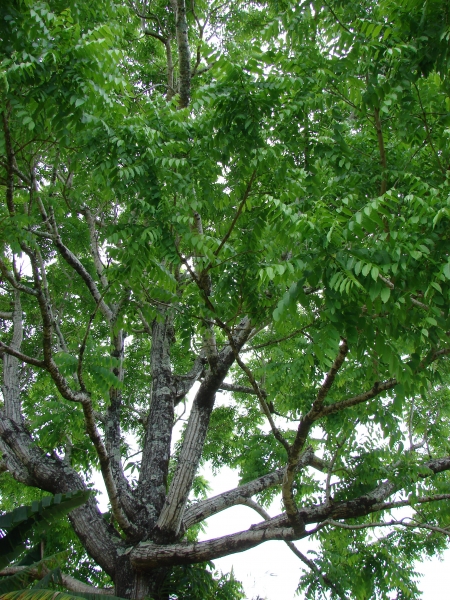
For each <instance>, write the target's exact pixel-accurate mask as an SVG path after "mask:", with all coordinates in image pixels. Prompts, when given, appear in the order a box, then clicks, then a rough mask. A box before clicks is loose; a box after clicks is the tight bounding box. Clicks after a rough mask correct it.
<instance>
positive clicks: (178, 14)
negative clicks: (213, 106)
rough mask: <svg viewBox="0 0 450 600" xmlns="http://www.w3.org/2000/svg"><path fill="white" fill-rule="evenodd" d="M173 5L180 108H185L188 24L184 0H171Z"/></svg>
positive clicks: (188, 80)
mask: <svg viewBox="0 0 450 600" xmlns="http://www.w3.org/2000/svg"><path fill="white" fill-rule="evenodd" d="M172 5H173V6H174V7H175V29H176V37H177V45H178V62H179V66H180V70H179V82H180V84H179V93H180V104H179V106H180V108H186V106H188V105H189V102H190V100H191V53H190V50H189V40H188V24H187V20H186V2H185V0H172Z"/></svg>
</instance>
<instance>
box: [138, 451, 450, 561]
mask: <svg viewBox="0 0 450 600" xmlns="http://www.w3.org/2000/svg"><path fill="white" fill-rule="evenodd" d="M423 466H424V467H427V468H428V469H430V470H431V471H432V472H433V473H437V472H441V471H444V470H449V469H450V456H449V457H443V458H441V459H436V460H432V461H428V462H427V463H424V465H423ZM423 476H424V477H426V476H427V475H426V474H424V475H423ZM243 487H244V486H243ZM397 489H398V485H397V483H396V482H394V481H390V480H386V481H383V482H382V483H380V484H379V485H378V486H377V487H376V488H375V489H374V490H372V491H371V492H368V493H367V494H364V495H362V496H359V497H358V498H352V499H350V500H345V501H340V502H333V501H327V502H325V503H323V504H319V505H315V506H309V507H303V508H301V510H300V511H299V512H300V515H301V518H302V520H303V522H304V523H305V524H316V527H315V528H314V529H312V530H306V529H305V528H303V529H302V531H299V530H298V529H297V528H295V529H294V527H290V526H289V521H288V516H287V515H286V514H282V515H278V516H276V517H273V518H271V519H270V520H268V521H264V522H262V523H258V524H257V525H254V526H252V527H251V528H250V529H248V530H246V531H241V532H238V533H234V534H231V535H227V536H223V537H220V538H216V539H213V540H207V541H204V542H195V543H177V544H168V545H159V544H153V543H148V542H144V543H142V544H139V545H138V546H136V547H135V548H132V549H130V550H129V552H130V559H131V563H132V565H133V567H134V568H135V569H137V570H145V569H148V568H154V567H156V566H158V567H161V566H165V565H167V566H169V565H174V564H192V563H197V562H203V561H207V560H214V559H216V558H220V557H222V556H226V555H228V554H233V553H236V552H243V551H244V550H248V549H250V548H253V547H255V546H258V545H259V544H261V543H263V542H266V541H270V540H282V541H294V540H299V539H303V538H305V537H308V536H310V535H311V534H313V533H315V532H317V531H318V529H320V528H322V527H324V526H325V525H327V524H329V523H330V520H331V519H332V520H333V521H337V520H339V519H350V518H355V517H362V516H366V515H369V514H371V513H373V512H378V509H377V506H379V505H380V503H382V502H384V501H385V500H386V499H387V498H388V497H389V496H391V495H392V494H393V493H395V492H396V491H397ZM222 496H223V495H222ZM412 503H413V502H412ZM431 527H432V526H428V527H426V528H431ZM434 529H435V530H437V529H439V528H434ZM443 531H445V530H443ZM447 534H449V535H450V533H449V532H447Z"/></svg>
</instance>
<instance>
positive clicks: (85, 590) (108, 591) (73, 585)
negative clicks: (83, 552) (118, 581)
mask: <svg viewBox="0 0 450 600" xmlns="http://www.w3.org/2000/svg"><path fill="white" fill-rule="evenodd" d="M25 569H27V572H28V573H29V574H30V575H31V577H33V579H36V580H38V581H39V580H41V579H43V578H44V577H45V576H46V575H47V574H48V573H49V569H48V568H46V567H45V565H42V566H39V567H35V568H30V567H27V566H23V567H22V566H17V567H6V569H3V570H2V571H0V577H6V576H8V575H16V574H17V573H21V572H22V571H24V570H25ZM61 582H62V585H63V586H64V587H65V588H66V589H67V590H70V591H71V592H81V593H82V594H101V595H105V596H112V595H114V588H113V587H111V588H96V587H94V586H93V585H88V584H87V583H84V582H83V581H80V580H79V579H75V577H72V575H67V574H66V573H61Z"/></svg>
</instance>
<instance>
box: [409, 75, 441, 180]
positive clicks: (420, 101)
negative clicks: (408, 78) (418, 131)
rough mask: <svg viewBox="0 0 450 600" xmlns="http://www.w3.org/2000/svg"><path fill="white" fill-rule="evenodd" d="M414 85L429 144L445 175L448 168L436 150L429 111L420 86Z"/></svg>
mask: <svg viewBox="0 0 450 600" xmlns="http://www.w3.org/2000/svg"><path fill="white" fill-rule="evenodd" d="M413 85H414V87H415V88H416V92H417V98H418V100H419V104H420V109H421V111H422V121H423V124H424V126H425V132H426V134H427V139H428V142H429V144H430V146H431V149H432V151H433V153H434V156H435V157H436V160H437V163H438V165H439V168H440V170H441V172H442V174H443V175H444V176H445V174H446V170H445V168H444V166H443V164H442V163H441V159H440V158H439V154H438V153H437V152H436V148H435V147H434V144H433V139H432V137H431V132H430V128H429V127H428V119H427V113H426V112H425V109H424V107H423V104H422V98H421V97H420V92H419V88H418V87H417V84H416V83H414V84H413Z"/></svg>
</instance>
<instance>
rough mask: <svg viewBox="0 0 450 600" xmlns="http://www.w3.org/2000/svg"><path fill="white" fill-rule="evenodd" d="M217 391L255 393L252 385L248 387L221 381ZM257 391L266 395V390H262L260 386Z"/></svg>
mask: <svg viewBox="0 0 450 600" xmlns="http://www.w3.org/2000/svg"><path fill="white" fill-rule="evenodd" d="M219 391H221V392H236V393H238V394H253V395H256V392H255V390H254V389H253V388H252V387H248V386H246V385H237V384H234V383H225V382H224V383H222V385H221V386H220V388H219ZM259 391H260V393H261V394H262V395H263V396H264V397H267V392H266V391H265V390H262V389H261V388H260V389H259Z"/></svg>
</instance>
